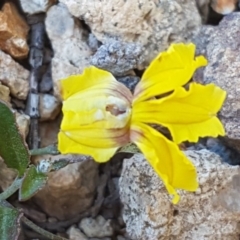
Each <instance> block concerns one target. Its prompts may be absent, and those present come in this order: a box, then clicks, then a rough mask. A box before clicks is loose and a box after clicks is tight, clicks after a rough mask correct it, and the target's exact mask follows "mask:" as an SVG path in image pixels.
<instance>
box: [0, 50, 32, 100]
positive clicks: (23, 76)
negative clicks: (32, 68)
mask: <svg viewBox="0 0 240 240" xmlns="http://www.w3.org/2000/svg"><path fill="white" fill-rule="evenodd" d="M28 77H29V71H28V70H26V69H24V68H23V67H22V66H21V65H19V64H18V63H17V62H15V61H14V60H13V59H12V58H11V57H10V56H9V55H7V54H6V53H4V52H2V51H1V50H0V82H1V83H3V84H4V85H7V86H8V87H9V89H10V92H11V94H12V95H13V96H15V97H16V98H18V99H26V98H27V94H28V91H29V82H28Z"/></svg>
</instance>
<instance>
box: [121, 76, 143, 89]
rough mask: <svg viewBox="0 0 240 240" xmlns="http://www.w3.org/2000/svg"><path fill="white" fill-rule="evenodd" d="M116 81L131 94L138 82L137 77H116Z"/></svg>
mask: <svg viewBox="0 0 240 240" xmlns="http://www.w3.org/2000/svg"><path fill="white" fill-rule="evenodd" d="M117 80H118V81H119V82H121V83H122V84H124V85H125V86H126V87H127V88H129V89H130V91H131V92H133V91H134V89H135V87H136V85H137V83H138V82H139V81H140V78H139V77H138V76H126V77H117Z"/></svg>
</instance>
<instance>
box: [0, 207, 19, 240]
mask: <svg viewBox="0 0 240 240" xmlns="http://www.w3.org/2000/svg"><path fill="white" fill-rule="evenodd" d="M22 216H23V214H22V213H20V212H19V211H17V210H16V209H14V208H8V207H3V206H0V240H6V239H11V240H17V239H18V236H19V233H20V219H21V217H22Z"/></svg>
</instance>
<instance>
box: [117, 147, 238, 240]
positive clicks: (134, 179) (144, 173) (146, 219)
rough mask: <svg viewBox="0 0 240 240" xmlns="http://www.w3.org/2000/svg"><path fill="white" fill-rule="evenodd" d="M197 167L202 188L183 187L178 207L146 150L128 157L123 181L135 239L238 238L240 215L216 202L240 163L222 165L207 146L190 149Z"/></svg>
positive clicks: (129, 227) (128, 220) (126, 217)
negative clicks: (236, 165)
mask: <svg viewBox="0 0 240 240" xmlns="http://www.w3.org/2000/svg"><path fill="white" fill-rule="evenodd" d="M185 154H186V155H187V157H188V158H189V159H190V160H191V161H192V162H193V164H194V165H195V166H196V168H197V172H198V180H199V188H198V189H197V191H196V192H185V191H179V193H180V196H181V199H180V202H179V203H178V204H177V205H173V204H172V203H171V200H170V196H169V195H168V193H167V191H166V189H165V186H164V185H163V183H162V181H161V179H160V178H159V177H158V176H157V174H156V173H155V172H154V170H153V169H152V167H151V166H150V165H149V164H148V162H147V161H146V159H145V158H144V156H143V155H142V154H135V155H134V156H133V157H132V158H131V159H125V160H124V163H123V171H122V175H121V178H120V180H119V187H120V198H121V201H122V203H123V219H124V221H125V223H126V232H127V234H128V236H129V237H130V239H132V240H153V239H164V240H165V239H166V240H167V239H198V240H205V239H209V240H215V239H229V240H236V239H237V238H238V236H239V233H240V229H239V227H238V221H239V220H238V219H239V217H240V213H233V212H228V211H226V209H223V208H222V207H221V206H220V205H219V204H217V203H216V202H214V201H215V197H216V196H217V194H218V193H219V192H220V191H221V190H222V189H224V188H226V187H227V186H228V183H229V182H231V181H232V178H233V176H235V175H236V174H238V167H233V166H229V165H228V164H222V163H221V159H220V157H219V156H218V155H216V154H214V153H211V152H209V151H207V150H201V151H186V152H185Z"/></svg>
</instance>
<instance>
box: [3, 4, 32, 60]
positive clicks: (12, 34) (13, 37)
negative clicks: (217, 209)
mask: <svg viewBox="0 0 240 240" xmlns="http://www.w3.org/2000/svg"><path fill="white" fill-rule="evenodd" d="M28 31H29V26H28V25H27V23H26V21H25V20H24V19H23V18H22V17H21V15H20V14H19V13H18V11H17V9H16V7H15V6H14V5H13V4H12V3H10V2H8V3H5V4H4V6H3V8H2V11H0V49H1V50H3V51H5V52H7V53H8V54H10V55H11V56H12V57H14V58H18V59H21V58H25V57H27V55H28V51H29V48H28V45H27V34H28Z"/></svg>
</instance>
